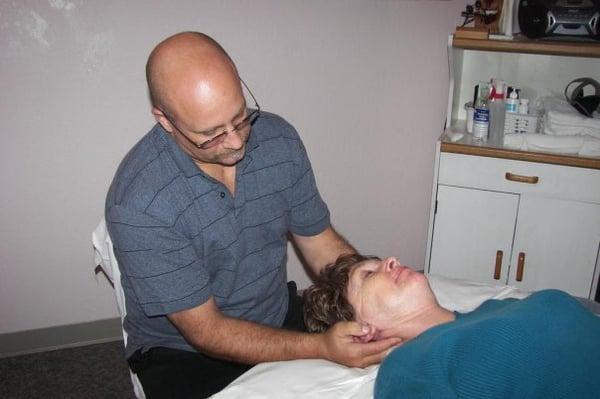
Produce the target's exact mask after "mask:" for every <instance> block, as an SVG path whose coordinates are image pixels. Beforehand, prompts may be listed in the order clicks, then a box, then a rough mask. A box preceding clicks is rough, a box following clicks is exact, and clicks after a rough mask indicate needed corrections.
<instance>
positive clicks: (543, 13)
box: [518, 0, 550, 39]
mask: <svg viewBox="0 0 600 399" xmlns="http://www.w3.org/2000/svg"><path fill="white" fill-rule="evenodd" d="M543 3H544V2H541V1H535V0H523V1H521V2H519V11H518V15H519V28H521V33H523V34H524V35H525V36H527V37H529V38H531V39H537V38H540V37H544V36H546V27H547V26H548V11H550V10H549V8H548V7H547V6H546V5H545V4H543Z"/></svg>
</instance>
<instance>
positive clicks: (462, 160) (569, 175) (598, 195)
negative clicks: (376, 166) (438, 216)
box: [438, 152, 600, 203]
mask: <svg viewBox="0 0 600 399" xmlns="http://www.w3.org/2000/svg"><path fill="white" fill-rule="evenodd" d="M507 173H508V174H511V176H508V177H507ZM521 177H524V178H525V179H524V180H526V181H529V182H521V181H515V180H519V179H520V178H521ZM438 179H439V180H438V182H439V183H440V184H446V185H451V186H459V187H470V188H478V189H483V190H492V191H501V192H508V193H516V194H534V195H540V196H549V197H553V198H561V199H570V200H575V201H586V202H593V203H600V170H598V169H586V168H577V167H572V166H563V165H551V164H542V163H536V162H526V161H516V160H511V159H501V158H491V157H481V156H476V155H464V154H455V153H446V152H442V153H441V154H440V164H439V175H438ZM511 179H513V180H511ZM534 181H535V183H534Z"/></svg>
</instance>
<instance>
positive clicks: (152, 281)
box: [106, 205, 211, 317]
mask: <svg viewBox="0 0 600 399" xmlns="http://www.w3.org/2000/svg"><path fill="white" fill-rule="evenodd" d="M106 220H107V224H108V230H109V234H110V237H111V240H112V241H113V246H114V251H115V256H116V258H117V261H118V263H119V269H120V271H121V274H122V275H123V276H124V277H125V278H126V279H127V281H128V282H129V284H130V285H131V288H132V289H133V292H134V294H135V296H136V298H137V301H138V304H139V305H140V307H141V308H142V309H143V311H144V313H145V314H146V316H148V317H151V316H159V315H166V314H169V313H173V312H178V311H181V310H185V309H190V308H193V307H195V306H199V305H201V304H203V303H204V302H206V301H207V300H208V299H209V298H210V296H211V292H210V285H209V275H208V272H207V271H206V269H205V267H204V265H203V259H202V257H201V256H199V255H198V254H197V253H196V251H195V249H194V247H193V245H192V242H191V240H189V239H188V238H186V237H185V236H184V235H183V234H182V233H181V232H179V231H177V230H176V229H174V228H173V227H172V226H169V225H167V224H165V223H164V222H163V221H160V220H158V219H157V218H155V217H152V216H150V215H148V214H146V213H143V212H140V211H136V210H131V209H128V208H126V207H125V206H122V205H115V206H112V207H111V208H109V209H108V210H107V213H106Z"/></svg>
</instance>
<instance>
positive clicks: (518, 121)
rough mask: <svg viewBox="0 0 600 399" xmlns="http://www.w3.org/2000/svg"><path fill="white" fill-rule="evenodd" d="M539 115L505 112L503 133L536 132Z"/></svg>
mask: <svg viewBox="0 0 600 399" xmlns="http://www.w3.org/2000/svg"><path fill="white" fill-rule="evenodd" d="M539 120H540V115H538V114H518V113H516V112H507V113H506V117H505V119H504V134H511V133H537V131H538V125H539Z"/></svg>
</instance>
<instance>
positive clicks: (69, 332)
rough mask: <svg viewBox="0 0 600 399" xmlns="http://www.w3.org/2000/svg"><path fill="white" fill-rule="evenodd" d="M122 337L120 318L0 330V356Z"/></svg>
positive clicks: (107, 340)
mask: <svg viewBox="0 0 600 399" xmlns="http://www.w3.org/2000/svg"><path fill="white" fill-rule="evenodd" d="M122 339H123V332H122V330H121V319H120V318H118V317H117V318H113V319H105V320H97V321H90V322H87V323H78V324H69V325H64V326H56V327H48V328H40V329H36V330H27V331H19V332H14V333H6V334H0V358H3V357H10V356H18V355H26V354H31V353H38V352H46V351H51V350H56V349H65V348H74V347H77V346H85V345H92V344H100V343H103V342H111V341H117V340H122Z"/></svg>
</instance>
